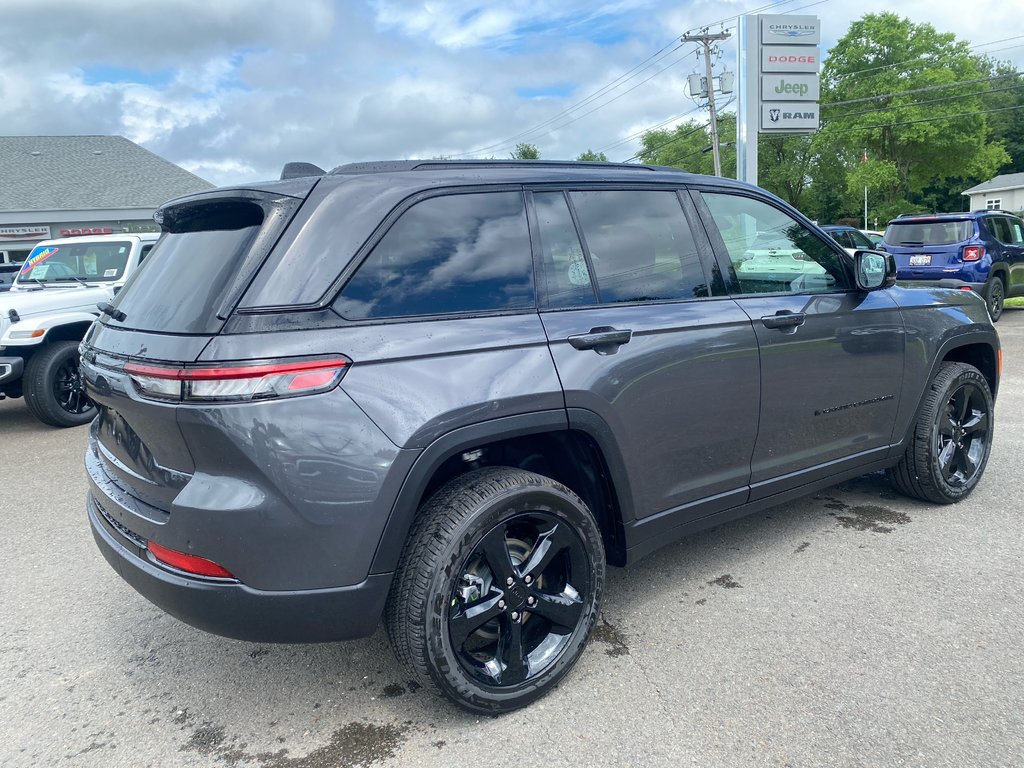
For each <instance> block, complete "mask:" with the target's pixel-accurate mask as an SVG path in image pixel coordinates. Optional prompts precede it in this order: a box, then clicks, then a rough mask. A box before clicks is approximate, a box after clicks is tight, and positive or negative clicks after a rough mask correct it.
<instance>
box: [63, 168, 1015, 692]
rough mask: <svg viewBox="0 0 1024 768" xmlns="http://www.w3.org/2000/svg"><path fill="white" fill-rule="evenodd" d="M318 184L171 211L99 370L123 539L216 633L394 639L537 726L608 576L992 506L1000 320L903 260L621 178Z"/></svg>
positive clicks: (772, 217)
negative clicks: (905, 500) (685, 540)
mask: <svg viewBox="0 0 1024 768" xmlns="http://www.w3.org/2000/svg"><path fill="white" fill-rule="evenodd" d="M292 170H293V172H292V173H286V174H285V175H286V176H290V178H286V179H284V180H281V181H277V182H268V183H266V184H251V185H245V186H244V187H237V188H233V189H223V190H216V191H212V192H210V193H205V194H201V195H194V196H191V197H188V198H182V199H179V200H175V201H171V202H170V203H168V204H166V205H165V206H163V207H162V208H161V209H160V212H159V214H160V219H161V222H162V227H163V232H164V234H163V236H162V238H161V240H160V242H159V243H158V245H157V247H156V248H155V249H154V251H153V255H152V256H151V257H150V259H149V261H148V262H147V264H146V266H145V268H144V269H142V270H139V271H138V272H137V273H135V274H134V275H133V277H132V278H131V280H130V282H129V284H128V285H127V286H126V287H125V289H124V290H123V291H122V292H121V293H120V294H119V295H118V296H117V298H116V300H115V301H114V302H113V306H112V307H110V311H107V312H106V313H105V314H104V316H103V317H102V318H101V319H100V320H99V321H98V322H97V323H96V324H94V325H93V326H92V328H91V329H90V331H89V334H88V335H87V337H86V339H85V341H84V342H83V344H82V347H81V349H82V366H81V368H82V375H83V377H84V379H85V381H86V386H87V389H88V393H89V395H90V397H91V398H92V399H93V400H94V401H95V403H96V405H97V409H98V414H99V415H98V417H97V419H96V420H95V422H94V423H93V425H92V428H91V434H90V444H89V449H88V452H87V454H86V459H85V461H86V468H87V471H88V474H89V478H90V492H89V498H88V501H87V512H88V517H89V521H90V524H91V526H92V530H93V534H94V536H95V538H96V541H97V543H98V545H99V547H100V550H101V551H102V552H103V554H104V556H105V557H106V558H107V559H108V560H109V561H110V562H111V563H112V564H113V565H114V567H115V569H116V570H117V571H118V573H119V574H120V575H121V576H122V577H123V578H124V579H126V580H127V581H128V582H129V583H130V584H131V585H132V586H133V587H135V588H136V589H137V590H138V591H139V592H140V593H141V594H143V595H144V596H146V597H147V598H148V599H150V600H151V601H153V602H154V603H156V604H157V605H160V606H162V607H163V608H164V609H165V610H167V611H168V612H170V613H172V614H174V615H175V616H178V617H179V618H182V619H183V620H185V621H187V622H189V623H191V624H194V625H195V626H198V627H201V628H203V629H207V630H209V631H213V632H218V633H221V634H225V635H228V636H232V637H242V638H248V639H254V640H261V641H283V642H296V641H313V640H334V639H342V638H348V637H357V636H361V635H366V634H369V633H371V632H373V631H374V629H375V628H376V627H377V625H378V623H379V622H380V621H381V620H382V619H383V621H384V623H385V625H386V627H387V630H388V633H389V636H390V639H391V642H392V645H393V647H394V649H395V652H396V654H397V656H398V658H399V659H400V660H401V661H402V663H403V664H404V665H405V666H406V667H407V668H408V669H409V670H410V671H411V673H412V674H414V675H415V676H416V677H417V679H418V680H420V681H421V682H422V683H423V684H425V685H427V686H429V687H431V688H432V689H433V690H435V691H437V692H439V693H441V694H443V695H445V696H447V697H449V698H450V699H452V700H453V701H455V702H456V703H457V704H459V705H460V706H462V707H465V708H467V709H470V710H473V711H476V712H500V711H507V710H509V709H514V708H516V707H520V706H524V705H525V704H528V703H529V702H531V701H533V700H534V699H536V698H538V697H539V696H542V695H543V694H544V693H545V692H547V691H549V690H550V689H551V687H552V686H554V685H555V684H556V683H557V682H558V681H559V680H560V679H561V678H562V677H563V676H564V675H565V674H567V673H568V671H569V670H570V668H571V667H572V665H573V663H574V662H575V660H576V659H577V658H578V657H579V655H580V653H581V652H582V650H583V648H584V646H585V644H586V642H587V640H588V638H589V637H590V635H591V631H592V629H593V627H594V624H595V621H596V619H597V616H598V611H599V609H600V600H601V594H602V587H603V583H604V575H605V567H606V564H609V563H610V564H613V565H626V564H628V563H630V562H632V561H634V560H636V559H637V558H640V557H642V556H643V555H645V554H647V553H649V552H651V551H653V550H654V549H656V548H658V547H660V546H662V545H663V544H665V543H667V542H669V541H672V540H674V539H677V538H678V537H680V536H683V535H686V534H688V533H690V532H692V531H696V530H699V529H701V528H705V527H708V526H712V525H716V524H718V523H721V522H724V521H726V520H729V519H732V518H735V517H739V516H741V515H744V514H748V513H750V512H753V511H756V510H758V509H762V508H765V507H767V506H770V505H775V504H779V503H784V502H786V501H788V500H790V499H793V498H796V497H798V496H801V495H804V494H806V493H810V492H812V491H814V490H816V489H819V488H822V487H825V486H827V485H829V484H832V483H835V482H839V481H841V480H843V479H846V478H850V477H854V476H856V475H859V474H862V473H865V472H869V471H874V470H880V469H887V470H888V471H889V472H890V476H891V478H892V481H893V483H894V484H895V486H896V487H897V488H898V489H899V490H901V491H902V492H904V493H906V494H909V495H912V496H915V497H917V498H921V499H926V500H930V501H932V502H937V503H950V502H954V501H956V500H958V499H960V498H962V497H964V496H966V495H967V494H968V493H970V492H971V490H972V489H973V488H974V487H975V486H976V484H977V483H978V482H979V480H980V478H981V476H982V473H983V471H984V467H985V463H986V461H987V458H988V454H989V449H990V446H991V435H992V418H993V397H994V395H995V392H996V391H997V387H998V380H999V342H998V338H997V336H996V334H995V332H994V330H993V328H992V325H991V322H990V321H989V319H988V316H987V313H986V310H985V306H984V304H983V302H981V301H980V300H978V299H977V297H975V296H973V295H971V294H970V293H966V292H956V291H948V292H943V291H928V292H922V291H917V292H914V291H907V290H903V289H901V288H899V287H897V286H895V285H894V283H895V267H894V264H893V262H892V259H891V257H888V256H886V255H883V254H879V253H871V252H861V253H858V254H857V256H856V257H852V256H850V255H849V254H847V253H846V252H845V251H844V250H843V249H842V248H841V247H839V245H838V244H837V243H835V241H833V240H832V239H831V238H829V237H828V236H827V235H825V234H824V233H823V232H821V230H819V229H818V228H817V227H815V226H814V225H813V224H812V223H811V222H810V221H808V220H807V219H806V217H804V216H803V215H802V214H800V213H799V212H798V211H796V210H794V209H793V208H791V207H790V206H788V205H786V204H785V203H783V202H782V201H780V200H779V199H777V198H775V197H774V196H772V195H770V194H768V193H766V192H764V191H763V190H760V189H757V188H755V187H751V186H748V185H744V184H739V183H737V182H733V181H729V180H726V179H719V178H709V177H704V176H697V175H692V174H687V173H681V172H678V171H674V170H669V169H661V168H650V167H643V166H618V165H613V164H578V163H537V162H532V161H531V162H490V161H488V162H484V163H439V162H429V163H423V162H416V163H410V162H400V163H375V164H369V165H367V164H358V165H350V166H342V167H341V168H339V169H335V171H333V172H331V173H326V174H322V175H321V174H320V173H318V170H319V169H311V168H309V167H305V168H297V169H296V168H293V169H292ZM296 173H307V174H309V173H311V174H312V175H302V176H299V175H296ZM766 244H767V245H766ZM950 306H955V307H956V308H957V311H956V312H948V311H943V310H944V309H946V308H948V307H950ZM909 344H914V345H916V347H915V349H916V350H917V352H916V353H915V354H912V355H911V354H908V345H909ZM951 409H952V410H951ZM948 413H953V416H952V417H951V418H946V415H947V414H948ZM933 431H934V432H935V434H937V435H939V437H938V438H937V439H936V440H935V441H917V440H914V435H915V434H923V433H925V432H928V434H932V432H933Z"/></svg>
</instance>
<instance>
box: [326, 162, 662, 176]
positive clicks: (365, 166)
mask: <svg viewBox="0 0 1024 768" xmlns="http://www.w3.org/2000/svg"><path fill="white" fill-rule="evenodd" d="M475 168H613V169H616V170H631V171H661V170H670V171H677V172H678V171H679V170H680V169H679V168H663V167H659V166H654V165H640V164H637V163H606V162H595V161H589V160H378V161H372V162H363V163H346V164H345V165H339V166H338V167H337V168H334V169H333V170H332V171H331V174H336V175H345V174H361V173H397V172H401V171H440V170H447V169H453V170H471V169H475Z"/></svg>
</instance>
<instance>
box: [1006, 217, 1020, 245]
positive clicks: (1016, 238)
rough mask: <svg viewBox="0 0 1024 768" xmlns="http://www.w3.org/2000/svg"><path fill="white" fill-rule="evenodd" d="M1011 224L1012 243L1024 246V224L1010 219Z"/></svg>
mask: <svg viewBox="0 0 1024 768" xmlns="http://www.w3.org/2000/svg"><path fill="white" fill-rule="evenodd" d="M1009 222H1010V234H1011V235H1012V237H1011V238H1010V242H1011V243H1013V244H1014V245H1024V224H1022V223H1021V222H1020V221H1018V220H1017V219H1009Z"/></svg>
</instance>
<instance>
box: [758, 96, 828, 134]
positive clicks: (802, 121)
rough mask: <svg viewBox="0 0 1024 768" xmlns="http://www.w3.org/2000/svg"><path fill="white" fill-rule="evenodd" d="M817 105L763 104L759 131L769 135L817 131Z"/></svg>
mask: <svg viewBox="0 0 1024 768" xmlns="http://www.w3.org/2000/svg"><path fill="white" fill-rule="evenodd" d="M818 116H819V113H818V105H817V104H801V103H799V102H797V103H795V104H764V105H762V107H761V130H762V131H767V132H770V133H781V132H785V131H793V132H806V131H816V130H818Z"/></svg>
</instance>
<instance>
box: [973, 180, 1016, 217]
mask: <svg viewBox="0 0 1024 768" xmlns="http://www.w3.org/2000/svg"><path fill="white" fill-rule="evenodd" d="M963 194H965V195H967V196H968V197H970V198H971V207H970V210H972V211H985V210H988V211H1014V212H1020V211H1024V173H1006V174H1003V175H1002V176H996V177H995V178H994V179H990V180H989V181H984V182H982V183H981V184H978V185H977V186H974V187H971V188H970V189H966V190H964V192H963Z"/></svg>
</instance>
